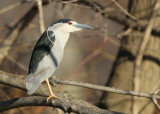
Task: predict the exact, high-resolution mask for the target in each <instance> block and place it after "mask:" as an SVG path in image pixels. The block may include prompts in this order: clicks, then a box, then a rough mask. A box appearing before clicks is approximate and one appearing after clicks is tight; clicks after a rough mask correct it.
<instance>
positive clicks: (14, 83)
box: [0, 71, 122, 114]
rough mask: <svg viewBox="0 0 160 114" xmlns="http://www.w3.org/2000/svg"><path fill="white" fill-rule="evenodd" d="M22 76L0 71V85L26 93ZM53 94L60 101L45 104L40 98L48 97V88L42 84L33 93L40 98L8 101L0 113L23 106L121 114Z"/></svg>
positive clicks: (0, 105) (68, 96)
mask: <svg viewBox="0 0 160 114" xmlns="http://www.w3.org/2000/svg"><path fill="white" fill-rule="evenodd" d="M21 77H23V78H24V76H20V75H19V76H18V75H13V74H10V73H5V72H3V71H0V83H1V84H5V85H8V86H11V87H16V88H19V89H22V90H24V91H26V87H25V80H24V79H22V78H21ZM54 93H55V95H56V96H58V97H59V98H60V99H52V100H51V101H50V102H48V103H47V102H46V97H40V96H48V95H49V92H48V88H46V86H45V85H44V84H41V86H40V87H39V89H38V90H37V91H36V92H35V95H40V96H32V97H24V98H16V99H12V100H8V101H2V102H0V112H3V111H6V110H9V109H13V108H18V107H24V106H50V107H57V108H60V109H62V110H64V111H65V112H76V113H82V114H93V113H94V114H122V113H118V112H112V111H107V110H103V109H100V108H98V107H96V106H94V105H92V104H89V103H88V102H86V101H83V100H80V99H77V98H74V97H72V96H70V95H68V94H65V93H61V92H58V91H57V90H55V89H54Z"/></svg>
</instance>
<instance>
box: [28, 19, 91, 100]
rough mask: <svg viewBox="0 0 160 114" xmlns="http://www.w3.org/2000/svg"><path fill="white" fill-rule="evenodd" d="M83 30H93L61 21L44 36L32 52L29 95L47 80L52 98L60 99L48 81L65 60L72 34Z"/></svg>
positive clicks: (53, 25) (49, 28)
mask: <svg viewBox="0 0 160 114" xmlns="http://www.w3.org/2000/svg"><path fill="white" fill-rule="evenodd" d="M81 29H93V28H92V27H90V26H87V25H82V24H78V23H77V22H75V21H72V20H71V19H61V20H58V21H56V22H54V23H53V24H52V25H51V26H49V27H48V29H47V30H46V31H45V32H44V33H43V34H42V36H41V37H40V39H39V40H38V42H37V43H36V45H35V47H34V50H33V52H32V56H31V60H30V64H29V72H28V76H27V79H26V87H27V90H28V92H27V93H28V94H33V93H34V92H35V91H36V90H37V88H38V87H39V85H40V84H41V83H42V82H43V81H45V80H46V82H47V85H48V88H49V91H50V96H49V97H48V98H47V101H48V100H49V99H50V98H52V97H53V98H58V97H57V96H55V95H54V94H53V92H52V90H51V86H50V84H49V81H48V79H49V78H50V77H51V76H52V74H53V73H54V71H55V70H56V68H57V66H58V65H59V63H60V62H61V60H62V58H63V52H64V47H65V45H66V43H67V41H68V38H69V35H70V32H74V31H79V30H81Z"/></svg>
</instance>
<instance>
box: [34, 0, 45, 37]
mask: <svg viewBox="0 0 160 114" xmlns="http://www.w3.org/2000/svg"><path fill="white" fill-rule="evenodd" d="M36 1H37V6H38V11H39V25H40V32H41V34H42V33H43V32H44V31H45V24H44V16H43V7H42V0H36Z"/></svg>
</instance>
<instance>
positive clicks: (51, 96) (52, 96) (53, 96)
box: [46, 95, 60, 102]
mask: <svg viewBox="0 0 160 114" xmlns="http://www.w3.org/2000/svg"><path fill="white" fill-rule="evenodd" d="M51 98H56V99H60V98H59V97H57V96H55V95H50V96H49V97H48V98H47V100H46V101H47V102H48V101H49V99H51Z"/></svg>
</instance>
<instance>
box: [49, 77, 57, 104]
mask: <svg viewBox="0 0 160 114" xmlns="http://www.w3.org/2000/svg"><path fill="white" fill-rule="evenodd" d="M46 82H47V85H48V88H49V92H50V96H49V97H48V98H47V102H48V101H49V99H50V98H57V99H59V97H57V96H55V95H54V94H53V92H52V89H51V86H50V84H49V81H48V78H47V79H46Z"/></svg>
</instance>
